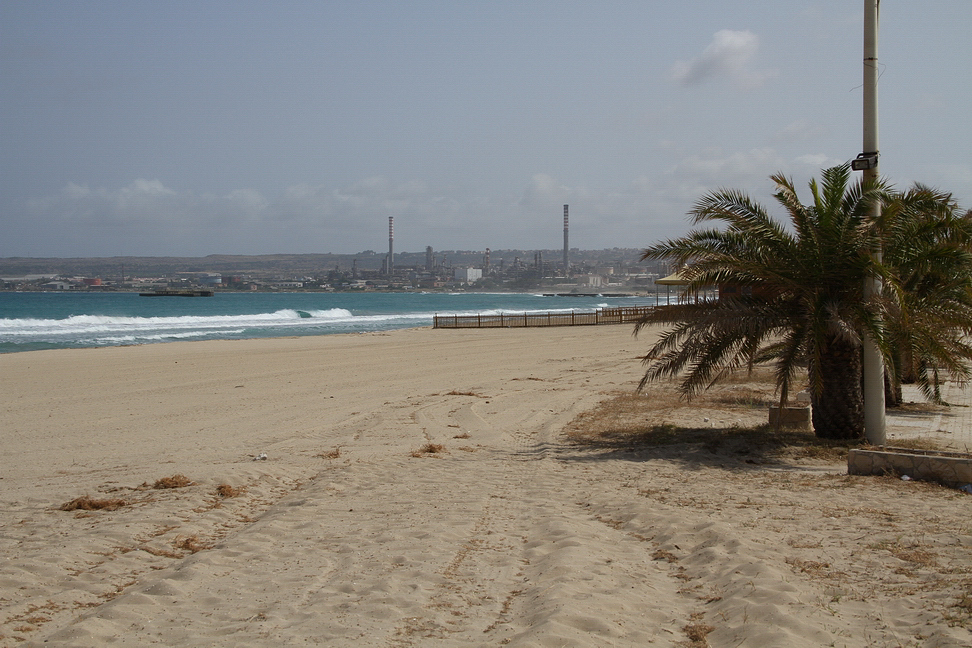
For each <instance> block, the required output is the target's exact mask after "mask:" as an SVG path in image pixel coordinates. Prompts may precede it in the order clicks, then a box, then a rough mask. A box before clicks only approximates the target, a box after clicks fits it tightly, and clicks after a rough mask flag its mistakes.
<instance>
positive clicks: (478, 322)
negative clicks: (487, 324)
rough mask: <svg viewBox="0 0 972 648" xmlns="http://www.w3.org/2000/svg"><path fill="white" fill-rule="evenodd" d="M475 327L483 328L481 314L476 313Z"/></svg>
mask: <svg viewBox="0 0 972 648" xmlns="http://www.w3.org/2000/svg"><path fill="white" fill-rule="evenodd" d="M476 328H483V314H482V313H476Z"/></svg>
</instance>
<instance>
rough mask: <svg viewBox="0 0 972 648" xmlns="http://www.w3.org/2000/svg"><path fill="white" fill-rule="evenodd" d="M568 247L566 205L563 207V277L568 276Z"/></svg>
mask: <svg viewBox="0 0 972 648" xmlns="http://www.w3.org/2000/svg"><path fill="white" fill-rule="evenodd" d="M569 249H570V247H569V246H568V243H567V205H564V276H565V277H567V276H569V275H570V259H569V258H568V256H567V250H569Z"/></svg>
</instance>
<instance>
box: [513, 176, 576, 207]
mask: <svg viewBox="0 0 972 648" xmlns="http://www.w3.org/2000/svg"><path fill="white" fill-rule="evenodd" d="M569 197H570V189H569V188H568V187H566V186H564V185H563V184H561V183H560V182H558V181H557V180H556V179H555V178H553V177H552V176H550V175H547V174H546V173H538V174H536V175H534V176H533V178H531V179H530V184H528V185H527V187H526V189H525V190H524V191H523V196H522V197H521V198H520V206H521V207H524V208H526V209H537V208H539V209H545V208H550V207H552V206H555V205H557V204H558V203H559V204H561V205H562V204H564V201H565V200H569Z"/></svg>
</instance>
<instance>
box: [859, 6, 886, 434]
mask: <svg viewBox="0 0 972 648" xmlns="http://www.w3.org/2000/svg"><path fill="white" fill-rule="evenodd" d="M880 5H881V0H864V154H863V155H864V156H866V157H870V158H871V159H872V160H873V164H867V165H866V167H867V168H865V169H864V180H865V181H876V180H877V179H878V155H879V151H880V147H879V146H878V25H879V23H880V20H879V18H880ZM880 216H881V205H880V204H875V205H874V207H873V208H872V212H871V217H872V219H875V220H876V219H878V218H880ZM874 255H875V258H876V259H877V260H878V261H880V260H881V257H882V250H881V249H880V248H878V249H877V250H874ZM865 281H866V284H865V286H864V296H865V298H868V297H874V296H877V295H880V294H881V290H882V285H881V279H880V278H878V277H872V278H869V279H866V280H865ZM864 435H865V436H866V437H867V440H868V442H869V443H871V444H872V445H884V443H885V419H884V358H883V357H882V356H881V350H880V349H879V348H878V346H877V343H876V342H875V341H874V340H872V339H871V338H870V337H869V336H868V337H865V338H864Z"/></svg>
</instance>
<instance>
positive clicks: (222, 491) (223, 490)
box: [216, 484, 246, 497]
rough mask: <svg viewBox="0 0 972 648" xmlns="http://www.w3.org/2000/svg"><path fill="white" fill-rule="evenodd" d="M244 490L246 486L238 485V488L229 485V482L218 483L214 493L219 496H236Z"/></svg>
mask: <svg viewBox="0 0 972 648" xmlns="http://www.w3.org/2000/svg"><path fill="white" fill-rule="evenodd" d="M245 492H246V487H244V486H240V487H239V488H237V487H235V486H230V485H229V484H220V485H219V486H217V487H216V495H218V496H219V497H238V496H240V495H242V494H243V493H245Z"/></svg>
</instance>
